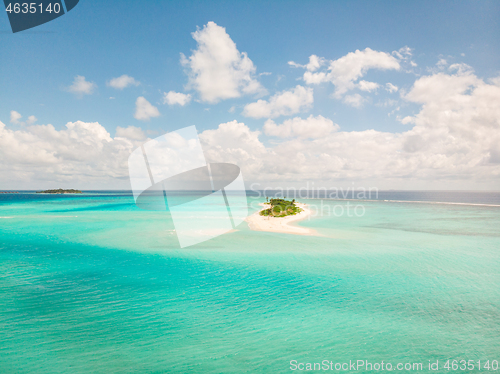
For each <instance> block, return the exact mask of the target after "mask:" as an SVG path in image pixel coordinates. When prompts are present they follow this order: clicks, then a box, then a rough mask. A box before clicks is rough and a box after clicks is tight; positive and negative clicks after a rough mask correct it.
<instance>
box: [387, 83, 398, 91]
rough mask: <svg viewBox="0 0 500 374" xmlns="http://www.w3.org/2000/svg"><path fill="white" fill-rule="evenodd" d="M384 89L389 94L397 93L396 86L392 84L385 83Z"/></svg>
mask: <svg viewBox="0 0 500 374" xmlns="http://www.w3.org/2000/svg"><path fill="white" fill-rule="evenodd" d="M385 89H386V90H387V91H389V92H390V93H393V92H397V91H398V89H399V88H398V86H396V85H394V84H392V83H386V84H385Z"/></svg>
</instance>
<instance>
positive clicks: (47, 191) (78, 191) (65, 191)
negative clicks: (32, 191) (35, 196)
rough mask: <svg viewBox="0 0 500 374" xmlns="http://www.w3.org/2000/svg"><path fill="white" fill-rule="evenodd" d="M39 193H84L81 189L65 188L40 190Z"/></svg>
mask: <svg viewBox="0 0 500 374" xmlns="http://www.w3.org/2000/svg"><path fill="white" fill-rule="evenodd" d="M37 193H53V194H55V193H82V191H80V190H63V189H62V188H59V189H57V190H46V191H38V192H37Z"/></svg>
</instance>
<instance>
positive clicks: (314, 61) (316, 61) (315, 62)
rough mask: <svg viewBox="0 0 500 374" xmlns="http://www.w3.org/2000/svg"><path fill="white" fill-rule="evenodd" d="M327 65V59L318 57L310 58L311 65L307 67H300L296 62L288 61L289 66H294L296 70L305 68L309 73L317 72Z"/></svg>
mask: <svg viewBox="0 0 500 374" xmlns="http://www.w3.org/2000/svg"><path fill="white" fill-rule="evenodd" d="M325 63H326V59H324V58H323V57H318V56H316V55H311V56H309V63H308V64H306V65H300V64H297V63H296V62H293V61H288V65H290V66H293V67H295V68H304V69H307V71H316V70H318V69H319V68H320V67H321V66H323V65H325Z"/></svg>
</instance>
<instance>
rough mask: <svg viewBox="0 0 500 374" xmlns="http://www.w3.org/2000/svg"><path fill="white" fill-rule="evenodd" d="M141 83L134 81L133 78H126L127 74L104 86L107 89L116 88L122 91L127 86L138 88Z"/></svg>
mask: <svg viewBox="0 0 500 374" xmlns="http://www.w3.org/2000/svg"><path fill="white" fill-rule="evenodd" d="M140 84H141V82H138V81H136V80H135V79H134V78H132V77H130V76H128V75H127V74H123V75H122V76H120V77H118V78H113V79H111V80H109V81H108V82H106V85H107V86H109V87H113V88H116V89H118V90H123V89H124V88H126V87H128V86H138V85H140Z"/></svg>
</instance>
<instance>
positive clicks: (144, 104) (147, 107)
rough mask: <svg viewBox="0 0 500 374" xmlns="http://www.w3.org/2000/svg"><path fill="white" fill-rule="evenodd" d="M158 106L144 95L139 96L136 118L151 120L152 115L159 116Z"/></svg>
mask: <svg viewBox="0 0 500 374" xmlns="http://www.w3.org/2000/svg"><path fill="white" fill-rule="evenodd" d="M159 115H160V112H159V111H158V108H157V107H155V106H154V105H152V104H151V103H150V102H149V101H147V100H146V99H145V98H144V97H143V96H139V97H138V98H137V100H136V101H135V114H134V118H135V119H138V120H140V121H149V120H150V119H151V118H152V117H158V116H159Z"/></svg>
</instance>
